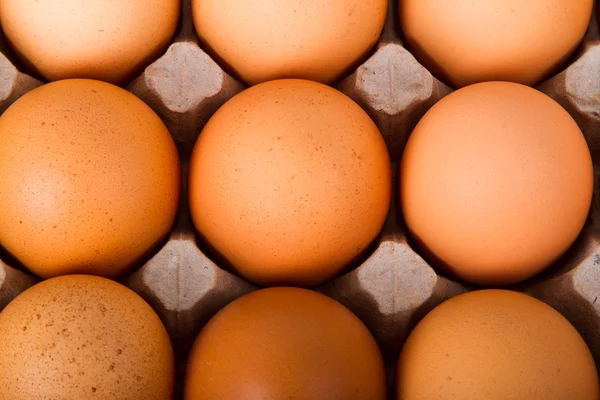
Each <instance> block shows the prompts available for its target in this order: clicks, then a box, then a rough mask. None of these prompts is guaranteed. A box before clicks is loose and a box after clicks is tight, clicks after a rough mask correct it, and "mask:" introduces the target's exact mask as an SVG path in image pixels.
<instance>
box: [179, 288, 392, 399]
mask: <svg viewBox="0 0 600 400" xmlns="http://www.w3.org/2000/svg"><path fill="white" fill-rule="evenodd" d="M184 392H185V395H184V399H185V400H201V399H202V400H203V399H212V400H238V399H264V400H278V399H352V400H384V399H385V398H386V397H385V368H384V365H383V359H382V357H381V353H380V352H379V349H378V347H377V344H376V343H375V340H374V339H373V337H372V336H371V334H370V333H369V330H368V329H367V328H366V327H365V326H364V325H363V324H362V322H361V321H360V320H359V319H358V318H357V317H356V316H354V314H352V313H351V312H350V311H349V310H348V309H346V308H345V307H344V306H342V305H341V304H339V303H337V302H336V301H334V300H332V299H330V298H328V297H326V296H323V295H322V294H319V293H315V292H312V291H309V290H306V289H297V288H272V289H264V290H261V291H258V292H254V293H251V294H248V295H246V296H243V297H241V298H240V299H238V300H236V301H234V302H233V303H231V304H230V305H228V306H227V307H225V308H224V309H223V310H221V311H220V312H219V313H217V315H215V317H213V318H212V319H211V320H210V321H209V322H208V324H207V325H206V326H205V327H204V329H203V330H202V332H200V335H199V336H198V338H196V341H195V342H194V346H193V348H192V350H191V352H190V356H189V360H188V366H187V371H186V377H185V389H184Z"/></svg>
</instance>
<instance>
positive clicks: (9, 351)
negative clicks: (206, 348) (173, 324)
mask: <svg viewBox="0 0 600 400" xmlns="http://www.w3.org/2000/svg"><path fill="white" fill-rule="evenodd" d="M0 371H2V372H1V377H0V399H3V400H5V399H6V400H9V399H10V400H21V399H22V400H38V399H39V400H42V399H106V400H109V399H145V400H151V399H156V400H167V399H172V398H173V393H174V387H175V363H174V358H173V350H172V348H171V342H170V340H169V336H168V335H167V331H166V330H165V328H164V326H163V325H162V323H161V321H160V319H159V318H158V316H157V315H156V313H155V312H154V311H153V310H152V308H150V306H149V305H148V304H147V303H146V302H145V301H144V300H143V299H142V298H141V297H139V296H138V295H137V294H135V293H134V292H133V291H131V290H129V289H127V288H126V287H125V286H122V285H120V284H118V283H116V282H113V281H110V280H108V279H105V278H100V277H94V276H87V275H72V276H62V277H58V278H53V279H49V280H47V281H44V282H41V283H39V284H37V285H35V286H33V287H32V288H30V289H28V290H26V291H25V292H23V293H22V294H21V295H19V296H18V297H17V298H16V299H15V300H14V301H13V302H11V303H10V304H9V305H8V306H7V307H6V308H5V309H4V310H3V311H2V313H0Z"/></svg>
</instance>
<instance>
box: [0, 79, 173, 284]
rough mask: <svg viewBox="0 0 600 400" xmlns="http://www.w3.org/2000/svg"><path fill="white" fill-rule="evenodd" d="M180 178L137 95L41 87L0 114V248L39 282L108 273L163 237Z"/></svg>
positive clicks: (80, 83)
mask: <svg viewBox="0 0 600 400" xmlns="http://www.w3.org/2000/svg"><path fill="white" fill-rule="evenodd" d="M180 180H181V177H180V166H179V157H178V155H177V149H176V147H175V144H174V142H173V139H172V138H171V135H170V134H169V131H168V130H167V128H166V127H165V125H164V124H163V122H162V121H161V120H160V118H159V117H158V116H157V115H156V114H155V113H154V112H153V111H152V110H151V109H150V107H148V106H147V105H146V104H144V103H143V102H142V101H141V100H139V99H138V98H137V97H135V96H134V95H132V94H131V93H129V92H127V91H125V90H123V89H120V88H118V87H116V86H113V85H111V84H108V83H104V82H99V81H91V80H64V81H59V82H54V83H50V84H48V85H45V86H42V87H40V88H38V89H36V90H33V91H31V92H30V93H28V94H26V95H25V96H23V97H22V98H21V99H19V100H18V101H17V102H15V103H14V104H13V105H12V106H11V107H10V108H9V109H8V110H7V111H6V112H5V113H4V114H3V115H2V117H0V204H2V207H1V208H0V244H1V245H2V246H3V247H4V248H5V249H6V250H8V251H9V252H10V253H11V254H12V255H14V256H15V257H16V258H17V259H18V260H19V261H21V262H22V263H23V264H24V265H25V266H26V267H27V268H29V269H30V270H31V271H32V272H34V273H36V274H37V275H39V276H41V277H44V278H47V277H52V276H57V275H64V274H69V273H89V274H93V275H101V276H105V277H117V276H119V275H121V274H122V273H124V272H126V271H127V270H128V269H129V268H131V267H133V266H134V265H135V264H136V263H137V262H139V261H140V260H141V259H142V258H143V257H144V256H145V255H146V253H147V252H148V251H149V250H151V249H152V248H153V247H154V246H156V245H157V244H158V243H159V242H160V241H161V240H162V239H163V238H164V237H165V236H166V235H167V234H168V233H169V231H170V229H171V226H172V224H173V221H174V219H175V215H176V213H177V208H178V203H179V192H180V183H181V182H180Z"/></svg>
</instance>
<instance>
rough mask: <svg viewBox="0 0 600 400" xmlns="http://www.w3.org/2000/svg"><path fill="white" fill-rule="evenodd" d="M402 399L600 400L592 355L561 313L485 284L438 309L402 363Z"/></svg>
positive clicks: (416, 331)
mask: <svg viewBox="0 0 600 400" xmlns="http://www.w3.org/2000/svg"><path fill="white" fill-rule="evenodd" d="M397 378H398V381H397V399H398V400H456V399H461V400H480V399H487V400H504V399H528V400H564V399H578V400H597V399H598V398H599V396H600V389H599V384H598V373H597V371H596V366H595V364H594V359H593V357H592V354H591V352H590V350H589V349H588V347H587V346H586V344H585V342H584V341H583V339H582V337H581V336H580V335H579V333H578V332H577V330H576V329H575V328H574V327H573V326H572V325H571V324H570V323H569V321H567V320H566V319H565V318H564V317H563V316H562V315H560V314H559V313H558V312H557V311H555V310H554V309H553V308H551V307H550V306H548V305H546V304H544V303H542V302H541V301H539V300H537V299H534V298H532V297H529V296H527V295H525V294H522V293H517V292H510V291H505V290H484V291H476V292H471V293H467V294H464V295H460V296H457V297H454V298H452V299H450V300H448V301H446V302H445V303H442V304H441V305H440V306H438V307H437V308H435V309H434V310H433V311H432V312H431V313H430V314H428V315H427V316H425V318H423V320H422V321H421V322H420V323H419V324H418V325H417V327H416V328H415V329H414V330H413V332H412V333H411V334H410V336H409V338H408V340H407V341H406V344H405V345H404V348H403V349H402V353H401V355H400V359H399V362H398V372H397Z"/></svg>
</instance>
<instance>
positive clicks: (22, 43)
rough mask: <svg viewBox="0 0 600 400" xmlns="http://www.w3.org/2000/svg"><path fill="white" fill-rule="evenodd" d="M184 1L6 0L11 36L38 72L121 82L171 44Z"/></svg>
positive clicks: (4, 17) (0, 13)
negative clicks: (181, 2) (181, 3)
mask: <svg viewBox="0 0 600 400" xmlns="http://www.w3.org/2000/svg"><path fill="white" fill-rule="evenodd" d="M179 9H180V0H144V1H139V0H86V1H81V0H60V1H48V0H45V1H38V0H2V1H0V22H1V23H2V29H3V30H4V32H5V33H6V37H7V39H8V41H9V42H10V43H11V45H12V47H13V48H14V49H15V52H16V53H17V54H18V55H19V56H20V58H21V59H22V60H23V61H24V62H25V63H26V64H27V65H28V66H29V67H31V68H32V69H33V70H34V71H37V72H39V73H40V74H41V75H43V76H44V77H45V78H46V79H48V80H51V81H54V80H59V79H66V78H90V79H99V80H103V81H107V82H111V83H115V84H121V83H123V82H125V81H126V80H127V79H131V78H133V77H134V75H135V74H136V73H140V72H141V70H142V69H143V68H145V67H146V66H147V65H148V64H149V63H150V62H151V61H153V60H154V59H155V58H157V57H158V56H159V55H160V53H161V52H162V51H163V50H164V49H165V48H166V47H167V45H168V43H169V42H170V40H171V38H172V36H173V34H174V33H175V28H176V27H177V21H178V18H179Z"/></svg>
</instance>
